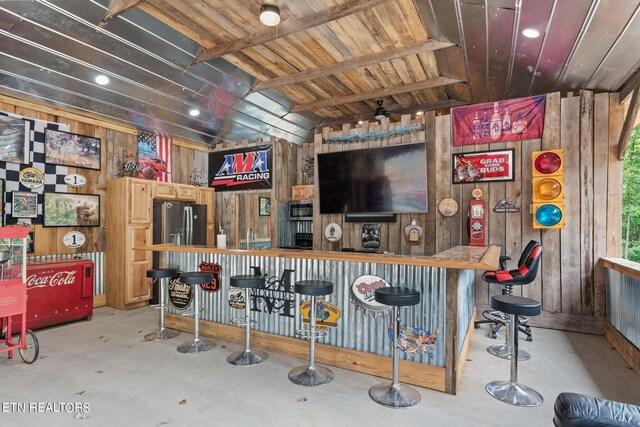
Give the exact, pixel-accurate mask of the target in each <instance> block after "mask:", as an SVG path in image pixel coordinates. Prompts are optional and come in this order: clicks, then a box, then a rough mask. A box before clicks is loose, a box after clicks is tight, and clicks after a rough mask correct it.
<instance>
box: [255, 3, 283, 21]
mask: <svg viewBox="0 0 640 427" xmlns="http://www.w3.org/2000/svg"><path fill="white" fill-rule="evenodd" d="M260 22H262V23H263V24H264V25H268V26H269V27H273V26H274V25H278V24H279V23H280V8H279V7H278V6H275V5H272V4H263V5H262V6H261V7H260Z"/></svg>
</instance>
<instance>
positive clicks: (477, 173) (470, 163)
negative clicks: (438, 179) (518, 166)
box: [451, 148, 515, 184]
mask: <svg viewBox="0 0 640 427" xmlns="http://www.w3.org/2000/svg"><path fill="white" fill-rule="evenodd" d="M514 152H515V150H514V149H513V148H511V149H508V150H491V151H475V152H473V153H455V154H452V155H451V166H452V171H451V172H452V182H453V183H454V184H468V183H473V182H495V181H513V180H514V179H515V175H514V174H515V164H514V160H513V156H514Z"/></svg>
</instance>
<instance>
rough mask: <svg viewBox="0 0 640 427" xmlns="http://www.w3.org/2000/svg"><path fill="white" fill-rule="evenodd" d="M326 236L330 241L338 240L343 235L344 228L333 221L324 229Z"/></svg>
mask: <svg viewBox="0 0 640 427" xmlns="http://www.w3.org/2000/svg"><path fill="white" fill-rule="evenodd" d="M324 237H326V238H327V240H328V241H330V242H337V241H339V240H340V238H341V237H342V228H341V227H340V226H339V225H338V224H336V223H335V222H332V223H331V224H329V225H327V227H326V228H325V229H324Z"/></svg>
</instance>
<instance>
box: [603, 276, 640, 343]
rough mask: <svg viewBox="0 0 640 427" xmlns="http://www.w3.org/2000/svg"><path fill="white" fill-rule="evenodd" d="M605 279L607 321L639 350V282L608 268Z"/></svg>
mask: <svg viewBox="0 0 640 427" xmlns="http://www.w3.org/2000/svg"><path fill="white" fill-rule="evenodd" d="M606 279H607V320H608V321H609V322H610V323H611V324H612V325H613V327H614V328H616V329H617V330H618V331H620V333H621V334H622V335H624V336H625V337H626V338H627V339H628V340H629V341H630V342H631V343H632V344H633V345H635V346H636V347H638V348H640V308H639V307H640V280H638V279H634V278H633V277H630V276H627V275H626V274H622V273H620V272H617V271H615V270H611V269H609V268H607V269H606Z"/></svg>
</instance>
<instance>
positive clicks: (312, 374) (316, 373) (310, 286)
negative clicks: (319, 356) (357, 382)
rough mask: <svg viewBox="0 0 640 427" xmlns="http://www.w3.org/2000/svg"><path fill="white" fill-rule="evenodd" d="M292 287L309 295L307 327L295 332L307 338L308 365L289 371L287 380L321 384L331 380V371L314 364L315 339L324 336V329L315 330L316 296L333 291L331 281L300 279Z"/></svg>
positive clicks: (298, 382) (312, 385) (305, 384)
mask: <svg viewBox="0 0 640 427" xmlns="http://www.w3.org/2000/svg"><path fill="white" fill-rule="evenodd" d="M294 289H295V291H296V293H297V294H300V295H309V296H310V297H311V301H310V303H311V306H310V307H309V329H304V328H302V329H299V330H297V331H296V334H298V335H300V336H301V337H302V338H304V339H308V340H309V366H300V367H297V368H294V369H292V370H291V371H289V380H290V381H291V382H292V383H294V384H298V385H304V386H309V387H315V386H321V385H325V384H328V383H330V382H331V381H332V380H333V372H331V370H330V369H328V368H325V367H324V366H316V365H315V351H316V340H317V339H318V338H322V337H324V336H326V334H327V333H326V332H325V331H316V306H317V298H318V297H319V296H321V295H329V294H332V293H333V283H331V282H327V281H326V280H301V281H299V282H296V283H295V285H294Z"/></svg>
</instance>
